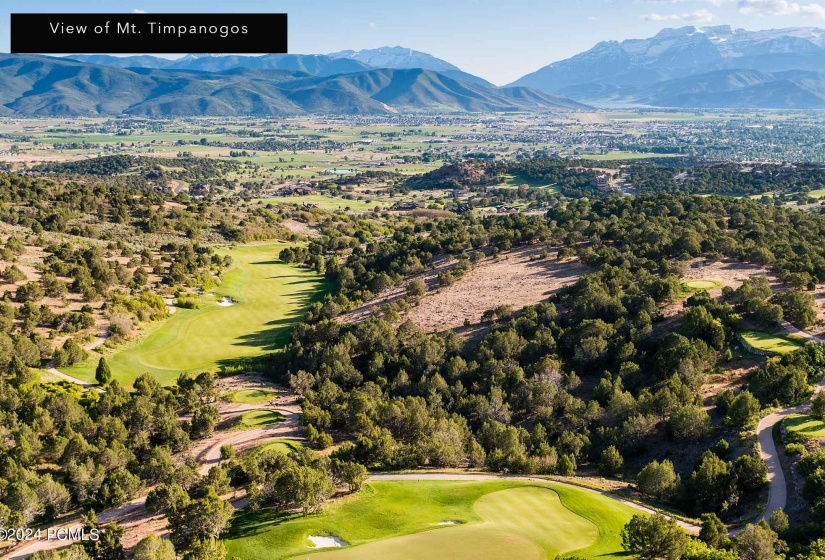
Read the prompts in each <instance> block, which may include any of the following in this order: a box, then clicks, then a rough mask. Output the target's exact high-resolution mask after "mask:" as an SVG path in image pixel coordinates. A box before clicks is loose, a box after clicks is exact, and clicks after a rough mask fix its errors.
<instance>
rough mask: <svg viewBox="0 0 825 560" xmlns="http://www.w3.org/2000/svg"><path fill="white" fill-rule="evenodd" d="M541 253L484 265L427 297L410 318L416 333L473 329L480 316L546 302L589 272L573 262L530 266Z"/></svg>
mask: <svg viewBox="0 0 825 560" xmlns="http://www.w3.org/2000/svg"><path fill="white" fill-rule="evenodd" d="M543 249H544V248H536V247H525V248H520V249H515V250H513V251H509V252H507V253H504V254H502V255H500V257H499V259H497V260H495V259H487V260H485V261H484V262H482V263H481V264H479V265H478V266H477V267H476V268H474V269H473V270H472V271H470V272H469V273H468V274H467V275H466V276H465V277H464V278H461V279H460V280H458V281H457V282H456V283H455V284H453V285H451V286H445V287H441V288H438V289H436V290H434V291H428V293H427V295H425V296H424V298H423V299H422V300H421V303H420V304H419V305H418V306H417V307H415V308H413V309H412V310H410V312H409V314H408V318H409V319H410V320H412V322H413V323H414V324H415V325H416V326H417V327H418V328H420V329H423V330H425V331H439V330H445V329H453V328H456V327H460V326H462V325H463V324H464V321H465V319H466V320H469V322H470V323H476V322H478V321H479V319H480V318H481V314H482V313H484V311H486V310H488V309H493V308H495V307H498V306H499V305H511V306H513V307H514V308H516V309H519V308H521V307H524V306H525V305H533V304H536V303H540V302H542V301H545V300H546V299H547V298H548V297H550V295H552V294H553V293H554V292H556V291H558V290H559V289H561V288H563V287H564V286H567V285H569V284H572V283H573V282H575V281H576V280H578V279H579V277H580V276H581V275H582V274H586V273H587V272H589V271H590V269H589V268H588V267H587V266H585V265H583V264H582V263H580V262H579V261H577V260H570V259H568V260H564V261H558V260H556V258H555V254H556V251H555V250H554V251H552V252H551V253H550V257H549V258H546V259H541V260H533V261H531V260H530V256H531V255H535V254H537V253H539V252H541V251H542V250H543Z"/></svg>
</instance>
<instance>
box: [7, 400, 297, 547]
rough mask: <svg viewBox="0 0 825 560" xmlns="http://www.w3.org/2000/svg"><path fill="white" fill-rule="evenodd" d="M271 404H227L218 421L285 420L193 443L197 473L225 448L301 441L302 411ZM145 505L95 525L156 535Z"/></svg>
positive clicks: (127, 507)
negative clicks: (269, 413)
mask: <svg viewBox="0 0 825 560" xmlns="http://www.w3.org/2000/svg"><path fill="white" fill-rule="evenodd" d="M270 403H271V404H270ZM270 403H267V404H268V406H261V405H248V404H238V403H232V404H228V405H227V407H226V409H225V410H223V411H221V421H224V420H227V419H231V418H233V417H236V416H238V415H241V414H244V413H246V412H249V411H250V410H275V411H277V412H280V413H281V414H282V415H283V416H284V421H282V422H278V423H277V424H273V425H271V426H264V427H261V428H254V429H251V430H245V431H232V430H228V431H221V432H215V433H214V434H212V436H210V437H209V438H207V439H205V440H202V441H199V442H196V444H195V445H194V446H193V448H192V449H191V452H192V454H193V455H194V456H195V457H196V459H197V460H198V463H199V466H198V473H199V474H201V475H205V474H207V473H208V472H209V469H210V468H212V467H213V466H215V465H217V464H219V463H220V461H221V447H222V446H224V445H238V444H244V443H249V444H254V445H261V444H264V443H268V442H269V441H271V440H275V439H285V438H290V439H293V438H294V439H297V438H300V437H301V435H302V431H303V430H302V427H301V424H300V414H301V407H300V405H299V404H298V403H297V401H296V399H295V397H294V396H285V397H279V398H276V399H273V401H270ZM145 504H146V496H145V495H144V496H141V497H139V498H135V499H134V500H132V501H130V502H128V503H126V504H123V505H121V506H118V507H116V508H112V509H108V510H104V511H103V512H101V513H100V514H98V522H99V523H100V524H101V525H105V524H108V523H113V522H114V523H118V524H120V525H124V526H127V532H128V533H129V534H130V537H131V538H132V539H133V540H135V542H137V541H139V540H140V539H142V538H143V537H145V536H147V535H148V534H150V533H154V532H156V529H155V528H154V527H152V526H151V525H150V522H151V521H152V520H157V519H160V518H162V516H158V515H152V514H151V513H149V512H148V511H146V507H145ZM245 504H246V500H244V499H241V500H238V501H235V502H233V505H234V506H235V507H236V508H239V507H243V506H244V505H245ZM82 526H83V524H82V522H81V521H79V520H78V519H77V518H76V517H75V518H73V519H72V520H69V521H64V522H59V523H55V524H53V525H50V526H49V528H53V529H79V528H81V527H82ZM42 529H43V532H44V533H45V531H46V527H43V528H42ZM70 544H72V541H69V540H42V541H33V542H30V543H27V544H25V545H24V546H22V547H18V548H16V549H12V550H9V551H6V554H7V555H6V556H3V558H4V559H6V560H23V559H24V558H28V557H29V556H31V555H32V554H34V553H35V552H39V551H43V550H51V549H56V548H62V547H65V546H68V545H70Z"/></svg>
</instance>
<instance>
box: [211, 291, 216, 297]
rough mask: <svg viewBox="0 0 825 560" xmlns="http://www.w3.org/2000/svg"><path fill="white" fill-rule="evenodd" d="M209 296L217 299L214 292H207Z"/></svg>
mask: <svg viewBox="0 0 825 560" xmlns="http://www.w3.org/2000/svg"><path fill="white" fill-rule="evenodd" d="M209 295H210V296H212V297H218V294H216V293H215V292H209Z"/></svg>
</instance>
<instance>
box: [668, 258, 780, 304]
mask: <svg viewBox="0 0 825 560" xmlns="http://www.w3.org/2000/svg"><path fill="white" fill-rule="evenodd" d="M752 276H767V277H769V278H770V280H771V283H772V284H776V283H778V281H777V279H776V278H775V277H774V276H773V275H772V274H771V273H770V271H769V270H768V269H767V268H765V267H764V266H759V265H756V264H749V263H743V262H739V261H735V260H732V259H724V260H721V261H713V262H707V261H705V260H704V259H695V260H693V261H690V262H688V265H687V268H686V269H685V275H684V277H682V281H683V282H690V281H691V280H713V281H716V282H721V283H722V286H730V287H731V288H734V289H736V288H738V287H739V286H740V285H741V284H742V282H743V281H745V280H747V279H748V278H751V277H752ZM722 286H719V287H718V288H712V289H710V290H708V293H710V294H711V295H715V296H718V295H721V294H722Z"/></svg>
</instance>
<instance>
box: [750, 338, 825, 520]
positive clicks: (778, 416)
mask: <svg viewBox="0 0 825 560" xmlns="http://www.w3.org/2000/svg"><path fill="white" fill-rule="evenodd" d="M800 332H803V331H800ZM823 389H825V378H823V379H822V381H820V382H819V384H818V385H816V386H815V387H814V395H816V394H817V393H818V392H820V391H822V390H823ZM810 407H811V401H810V399H809V400H808V401H806V402H804V403H802V404H799V405H796V406H793V407H790V408H783V409H781V410H775V411H774V412H771V413H770V414H768V415H767V416H765V417H764V418H762V419H761V420H760V421H759V424H757V426H756V437H757V439H758V441H759V455H760V456H761V457H762V459H764V460H765V463H766V464H767V465H768V505H767V506H766V507H765V511H763V512H762V516H761V517H760V519H764V520H766V521H767V520H768V519H770V517H771V515H773V513H774V512H775V511H776V510H778V509H779V508H782V509H784V508H785V504H786V502H787V500H788V485H787V481H786V480H785V473H784V472H783V471H782V462H781V461H780V460H779V451H778V450H777V449H776V443H775V442H774V441H773V427H774V426H775V425H776V424H777V423H779V422H781V421H782V420H784V419H785V418H787V417H788V416H790V415H791V414H802V413H804V412H806V411H807V410H808V409H810Z"/></svg>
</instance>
